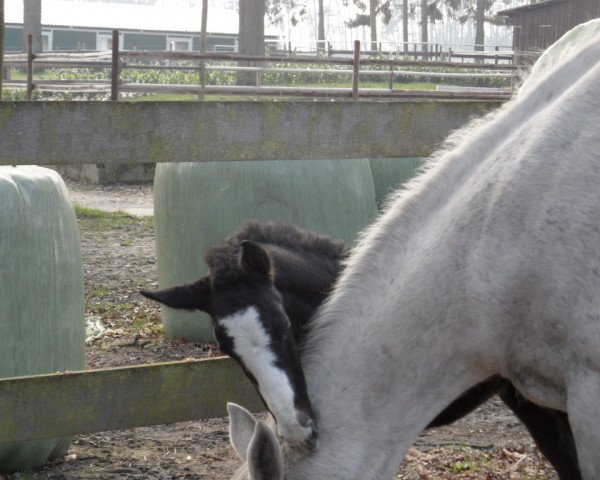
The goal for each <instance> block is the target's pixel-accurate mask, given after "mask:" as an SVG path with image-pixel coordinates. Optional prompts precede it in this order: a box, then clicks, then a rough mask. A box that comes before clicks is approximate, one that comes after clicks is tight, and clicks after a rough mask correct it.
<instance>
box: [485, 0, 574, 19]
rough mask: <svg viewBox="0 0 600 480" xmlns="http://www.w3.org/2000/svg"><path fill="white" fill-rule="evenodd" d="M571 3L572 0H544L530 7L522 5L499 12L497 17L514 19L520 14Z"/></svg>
mask: <svg viewBox="0 0 600 480" xmlns="http://www.w3.org/2000/svg"><path fill="white" fill-rule="evenodd" d="M569 1H571V0H542V1H539V2H536V3H532V4H530V5H522V6H520V7H515V8H509V9H506V10H501V11H499V12H497V15H504V16H506V17H512V16H513V15H516V14H518V13H523V12H530V11H533V10H540V9H543V8H547V7H552V6H554V5H557V4H559V3H565V2H569Z"/></svg>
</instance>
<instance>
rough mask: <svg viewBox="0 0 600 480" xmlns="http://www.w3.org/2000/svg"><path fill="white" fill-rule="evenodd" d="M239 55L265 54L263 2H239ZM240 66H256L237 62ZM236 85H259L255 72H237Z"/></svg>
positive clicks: (259, 0)
mask: <svg viewBox="0 0 600 480" xmlns="http://www.w3.org/2000/svg"><path fill="white" fill-rule="evenodd" d="M239 5H240V36H239V53H240V54H242V55H264V54H265V0H240V3H239ZM239 65H240V66H256V63H248V62H239ZM237 84H238V85H252V86H256V85H258V84H259V82H258V81H257V75H256V73H255V72H238V73H237Z"/></svg>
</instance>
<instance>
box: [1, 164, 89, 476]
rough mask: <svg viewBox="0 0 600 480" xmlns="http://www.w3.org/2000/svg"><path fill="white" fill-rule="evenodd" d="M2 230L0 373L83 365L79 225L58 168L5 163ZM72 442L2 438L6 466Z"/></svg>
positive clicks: (40, 458)
mask: <svg viewBox="0 0 600 480" xmlns="http://www.w3.org/2000/svg"><path fill="white" fill-rule="evenodd" d="M0 232H1V234H0V378H5V377H16V376H22V375H34V374H43V373H52V372H56V371H60V370H81V369H83V368H84V367H85V344H84V332H85V320H84V293H83V268H82V264H81V251H80V245H79V230H78V227H77V221H76V218H75V213H74V211H73V207H72V205H71V201H70V199H69V194H68V191H67V188H66V186H65V184H64V183H63V181H62V179H61V178H60V176H59V175H58V174H57V173H56V172H54V171H53V170H49V169H47V168H40V167H33V166H32V167H29V166H27V167H16V168H13V167H0ZM39 400H40V402H43V401H44V399H43V398H40V399H39ZM52 414H53V413H52V412H48V415H52ZM69 443H70V440H69V439H65V438H60V439H49V440H40V441H30V442H23V443H17V444H0V472H13V471H18V470H23V469H27V468H31V467H35V466H40V465H43V464H44V463H45V462H46V461H47V460H48V459H51V458H54V457H57V456H60V455H63V454H64V453H66V450H67V448H68V446H69Z"/></svg>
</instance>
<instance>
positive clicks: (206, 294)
mask: <svg viewBox="0 0 600 480" xmlns="http://www.w3.org/2000/svg"><path fill="white" fill-rule="evenodd" d="M140 293H141V294H142V295H144V296H145V297H147V298H149V299H151V300H155V301H157V302H160V303H162V304H164V305H166V306H167V307H171V308H177V309H182V310H202V311H203V312H207V313H210V282H209V279H208V277H202V278H201V279H200V280H198V281H197V282H194V283H189V284H187V285H179V286H177V287H172V288H165V289H164V290H141V291H140Z"/></svg>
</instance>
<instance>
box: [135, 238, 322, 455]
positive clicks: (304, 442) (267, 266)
mask: <svg viewBox="0 0 600 480" xmlns="http://www.w3.org/2000/svg"><path fill="white" fill-rule="evenodd" d="M206 260H207V262H208V265H209V267H210V273H209V275H208V276H206V277H203V278H201V279H200V280H198V281H196V282H194V283H191V284H188V285H181V286H177V287H173V288H169V289H165V290H158V291H143V292H141V293H142V294H143V295H145V296H146V297H148V298H151V299H153V300H156V301H158V302H160V303H163V304H165V305H167V306H169V307H172V308H178V309H186V310H202V311H204V312H207V313H208V314H209V315H210V316H211V318H212V322H213V328H214V334H215V337H216V339H217V341H218V342H219V345H220V347H221V350H222V351H223V352H225V353H226V354H228V355H229V356H231V357H232V358H234V359H235V360H236V361H237V362H238V363H239V364H240V365H241V367H242V368H243V369H244V371H245V372H246V374H247V375H248V377H249V378H250V380H251V381H252V383H253V384H254V385H255V387H256V388H257V389H258V392H259V394H260V395H261V397H262V399H263V401H264V402H265V404H266V406H267V408H268V409H269V411H270V412H271V413H272V414H273V416H274V417H275V419H276V422H277V431H278V434H279V435H280V436H281V437H282V438H283V439H284V440H285V441H286V442H287V443H290V444H295V445H301V446H304V447H308V448H313V447H314V446H315V444H316V440H317V430H316V425H315V419H314V414H313V411H312V407H311V404H310V401H309V398H308V393H307V390H306V382H305V379H304V373H303V370H302V366H301V364H300V356H299V354H298V349H297V346H296V342H295V341H294V332H293V330H292V325H291V322H290V319H289V317H288V315H287V314H286V311H285V308H284V299H283V297H282V294H281V293H280V291H279V290H278V289H277V288H276V286H275V283H274V264H273V261H272V259H271V256H270V255H269V252H268V250H267V248H266V247H265V246H263V245H261V244H260V243H258V242H254V241H251V240H244V241H241V242H239V243H226V244H224V245H223V246H220V247H217V248H215V249H213V250H211V251H210V252H209V254H208V255H207V258H206Z"/></svg>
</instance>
